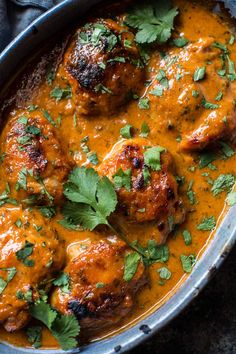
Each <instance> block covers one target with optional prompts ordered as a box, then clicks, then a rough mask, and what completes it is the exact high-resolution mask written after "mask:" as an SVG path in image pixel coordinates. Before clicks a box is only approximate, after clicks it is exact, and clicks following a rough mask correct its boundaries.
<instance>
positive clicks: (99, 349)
mask: <svg viewBox="0 0 236 354" xmlns="http://www.w3.org/2000/svg"><path fill="white" fill-rule="evenodd" d="M99 2H101V0H89V1H88V0H66V1H63V2H62V3H61V4H60V5H58V6H56V7H55V8H53V9H52V10H50V11H48V12H47V13H45V14H44V15H42V16H41V17H40V18H38V19H37V20H36V21H35V22H33V23H32V25H30V26H29V27H28V28H27V29H26V30H25V31H24V32H22V33H21V34H20V35H19V36H18V37H17V38H16V39H15V40H14V41H13V42H12V43H11V44H10V45H9V46H8V47H7V48H6V49H5V50H4V52H3V53H2V54H1V55H0V87H3V85H4V84H5V83H6V82H7V80H8V79H9V78H11V77H12V76H13V75H12V74H13V73H14V72H15V70H16V67H17V65H18V64H19V63H20V62H21V60H22V59H24V58H25V57H26V56H28V55H30V54H31V53H32V52H33V50H34V49H37V48H38V46H39V44H40V43H42V42H45V40H46V39H48V38H49V37H51V36H52V35H53V34H55V33H57V32H58V31H60V30H62V29H63V28H65V26H68V25H70V24H71V23H72V22H73V21H74V20H75V19H76V18H77V19H78V17H81V16H83V15H84V14H85V13H86V12H88V11H89V9H90V8H91V6H93V5H95V4H98V3H99ZM225 3H226V5H227V6H229V7H231V11H232V14H234V13H235V15H236V0H233V1H225ZM235 215H236V206H235V207H232V208H231V209H230V210H229V211H228V213H227V215H226V216H225V218H224V220H223V221H222V223H221V224H220V226H219V227H218V229H217V231H216V234H215V236H214V238H213V239H212V241H211V242H210V244H209V245H208V247H207V249H206V250H205V252H204V254H203V255H202V257H201V259H200V260H199V261H198V262H197V264H196V266H195V267H194V270H193V271H192V273H191V275H190V276H189V277H188V278H187V280H186V281H185V282H184V284H183V285H182V286H181V287H180V288H179V289H178V290H177V291H176V293H175V294H174V295H173V296H172V297H171V298H170V299H169V300H168V301H167V302H166V303H165V304H164V305H163V306H162V307H161V308H159V309H157V310H156V311H154V312H153V313H151V314H150V315H148V316H147V317H146V318H144V319H142V320H140V321H139V322H138V323H136V324H135V325H134V326H132V327H131V328H129V329H127V330H125V331H124V332H122V333H120V334H117V335H115V336H113V337H111V338H109V339H105V340H101V341H98V342H94V343H91V344H89V345H87V346H85V347H81V348H78V349H75V350H72V351H69V353H80V352H82V353H91V354H112V353H123V352H125V351H127V350H129V349H131V348H133V347H134V346H136V345H138V344H139V343H140V342H142V341H143V340H145V339H147V338H148V337H149V336H151V335H152V334H153V333H155V332H156V331H158V330H160V329H161V328H162V327H163V326H165V325H166V324H167V323H168V322H169V321H171V320H172V319H173V318H174V317H175V316H177V315H178V314H179V313H180V312H181V311H182V310H183V309H184V308H185V307H186V306H187V305H188V304H189V302H190V301H191V300H192V299H193V298H194V297H196V296H197V295H198V293H199V292H200V290H201V289H202V288H203V287H204V286H205V285H206V283H207V282H208V281H209V279H210V278H211V275H212V273H214V271H215V269H217V268H219V266H220V265H221V263H222V261H223V260H224V258H225V257H226V256H227V255H228V253H229V252H230V250H231V248H232V247H233V245H234V244H235V241H236V218H235ZM0 353H1V354H20V353H25V354H26V353H28V354H29V353H35V354H56V353H57V354H59V353H64V352H63V351H62V350H33V349H25V348H16V347H13V346H10V345H9V344H7V343H6V344H5V343H4V344H0Z"/></svg>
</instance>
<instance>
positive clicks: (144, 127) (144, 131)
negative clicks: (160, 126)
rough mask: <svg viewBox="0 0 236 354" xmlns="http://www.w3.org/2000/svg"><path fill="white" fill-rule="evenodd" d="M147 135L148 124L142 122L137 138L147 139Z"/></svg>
mask: <svg viewBox="0 0 236 354" xmlns="http://www.w3.org/2000/svg"><path fill="white" fill-rule="evenodd" d="M149 133H150V128H149V126H148V124H147V123H146V122H143V123H142V126H141V133H140V134H139V136H141V137H142V138H147V136H148V134H149Z"/></svg>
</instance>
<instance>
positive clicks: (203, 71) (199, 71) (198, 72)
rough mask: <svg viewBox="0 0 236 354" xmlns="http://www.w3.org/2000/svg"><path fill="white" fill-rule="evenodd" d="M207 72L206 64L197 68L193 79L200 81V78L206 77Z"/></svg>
mask: <svg viewBox="0 0 236 354" xmlns="http://www.w3.org/2000/svg"><path fill="white" fill-rule="evenodd" d="M205 74H206V67H205V66H203V67H200V68H197V69H196V70H195V72H194V75H193V80H194V81H195V82H196V81H200V80H202V79H204V77H205Z"/></svg>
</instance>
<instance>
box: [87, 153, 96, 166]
mask: <svg viewBox="0 0 236 354" xmlns="http://www.w3.org/2000/svg"><path fill="white" fill-rule="evenodd" d="M87 159H88V161H89V162H90V163H91V164H92V165H95V166H96V165H98V163H99V161H98V156H97V153H96V152H95V151H91V152H89V153H88V154H87Z"/></svg>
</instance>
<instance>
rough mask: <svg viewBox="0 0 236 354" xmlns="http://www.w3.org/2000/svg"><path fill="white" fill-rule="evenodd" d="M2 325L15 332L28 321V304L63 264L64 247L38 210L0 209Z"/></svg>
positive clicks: (0, 307)
mask: <svg viewBox="0 0 236 354" xmlns="http://www.w3.org/2000/svg"><path fill="white" fill-rule="evenodd" d="M0 228H1V234H0V322H1V323H2V324H3V326H4V327H5V329H6V330H7V331H9V332H13V331H15V330H18V329H20V328H22V327H24V326H25V325H26V324H27V323H28V321H29V319H30V315H29V312H28V307H29V304H30V303H31V302H32V301H35V300H37V299H38V298H39V297H40V295H41V294H43V293H44V291H47V287H46V288H45V284H44V283H47V281H48V280H49V279H51V278H53V276H54V273H55V272H56V271H58V270H59V269H60V268H61V267H63V264H64V252H65V251H64V245H63V244H62V242H60V240H59V239H58V236H57V234H56V232H55V231H54V230H53V229H52V228H51V227H50V225H49V224H48V222H46V221H45V220H44V218H43V217H42V216H41V214H40V213H39V212H38V211H37V210H32V211H30V210H29V209H25V210H23V209H22V207H18V206H17V207H10V206H8V205H6V206H4V207H1V209H0Z"/></svg>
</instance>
